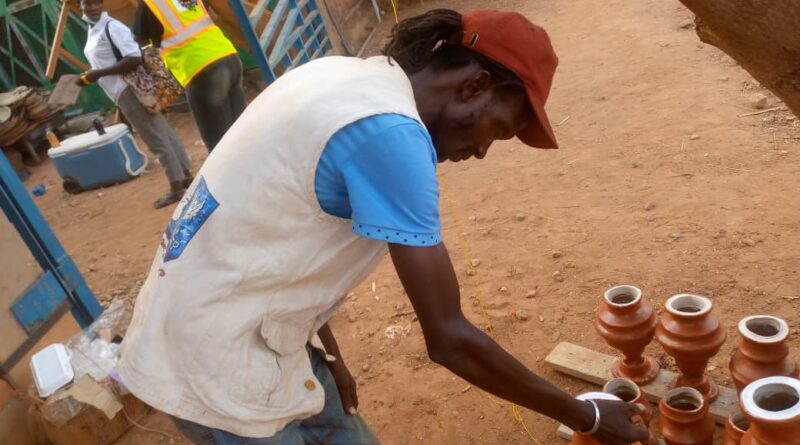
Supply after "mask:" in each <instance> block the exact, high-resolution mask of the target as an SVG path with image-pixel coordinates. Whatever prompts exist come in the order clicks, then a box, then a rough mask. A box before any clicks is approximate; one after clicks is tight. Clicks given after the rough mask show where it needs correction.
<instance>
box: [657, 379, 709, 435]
mask: <svg viewBox="0 0 800 445" xmlns="http://www.w3.org/2000/svg"><path fill="white" fill-rule="evenodd" d="M658 412H659V414H660V416H659V417H658V427H659V429H660V430H661V435H662V436H663V437H664V442H665V443H666V444H667V445H711V444H712V443H714V430H715V428H716V427H715V426H714V419H713V418H712V417H711V415H710V414H709V412H708V402H706V400H705V399H704V398H703V395H702V394H701V393H700V391H698V390H696V389H694V388H689V387H682V388H675V389H673V390H670V391H669V392H667V393H666V394H665V395H664V397H663V398H662V399H661V401H660V402H659V404H658Z"/></svg>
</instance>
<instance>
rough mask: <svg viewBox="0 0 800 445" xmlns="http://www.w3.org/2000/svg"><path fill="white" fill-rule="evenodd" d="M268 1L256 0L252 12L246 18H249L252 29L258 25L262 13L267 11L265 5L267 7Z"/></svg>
mask: <svg viewBox="0 0 800 445" xmlns="http://www.w3.org/2000/svg"><path fill="white" fill-rule="evenodd" d="M269 2H270V0H258V3H256V5H255V6H253V10H252V11H250V14H248V17H249V18H250V25H251V26H253V27H254V28H255V27H256V26H257V25H258V21H259V19H261V16H262V15H264V11H265V10H266V9H267V5H269Z"/></svg>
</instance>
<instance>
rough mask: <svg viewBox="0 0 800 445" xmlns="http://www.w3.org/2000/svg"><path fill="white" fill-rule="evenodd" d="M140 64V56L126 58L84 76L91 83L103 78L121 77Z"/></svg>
mask: <svg viewBox="0 0 800 445" xmlns="http://www.w3.org/2000/svg"><path fill="white" fill-rule="evenodd" d="M141 64H142V56H126V57H123V58H122V60H120V61H119V62H117V63H115V64H113V65H111V66H109V67H106V68H100V69H96V70H91V71H89V72H88V73H87V74H86V77H87V78H88V79H89V80H91V81H92V82H95V81H97V79H99V78H101V77H105V76H113V75H123V74H125V73H129V72H131V71H133V70H135V69H136V67H137V66H139V65H141Z"/></svg>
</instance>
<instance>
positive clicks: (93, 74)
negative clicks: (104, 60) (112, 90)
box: [83, 70, 103, 83]
mask: <svg viewBox="0 0 800 445" xmlns="http://www.w3.org/2000/svg"><path fill="white" fill-rule="evenodd" d="M83 74H84V76H86V80H88V81H89V82H91V83H95V82H97V79H99V78H101V77H103V76H102V73H101V72H100V70H89V71H87V72H85V73H83Z"/></svg>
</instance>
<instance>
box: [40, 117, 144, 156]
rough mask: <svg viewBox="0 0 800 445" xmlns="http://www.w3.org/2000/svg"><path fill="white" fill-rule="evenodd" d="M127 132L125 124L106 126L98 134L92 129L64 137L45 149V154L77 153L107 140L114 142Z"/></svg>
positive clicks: (106, 142)
mask: <svg viewBox="0 0 800 445" xmlns="http://www.w3.org/2000/svg"><path fill="white" fill-rule="evenodd" d="M127 132H128V126H127V125H125V124H116V125H111V126H109V127H106V134H103V135H99V134H97V131H95V130H92V131H89V132H87V133H83V134H79V135H77V136H72V137H69V138H66V139H64V140H63V141H61V145H60V146H59V147H56V148H51V149H50V150H47V155H48V156H50V157H51V158H52V157H54V156H62V155H65V154H67V153H77V152H80V151H83V150H87V149H89V148H92V147H97V146H100V145H105V144H108V143H109V142H114V141H115V140H116V139H118V138H119V137H120V136H122V135H124V134H125V133H127Z"/></svg>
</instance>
